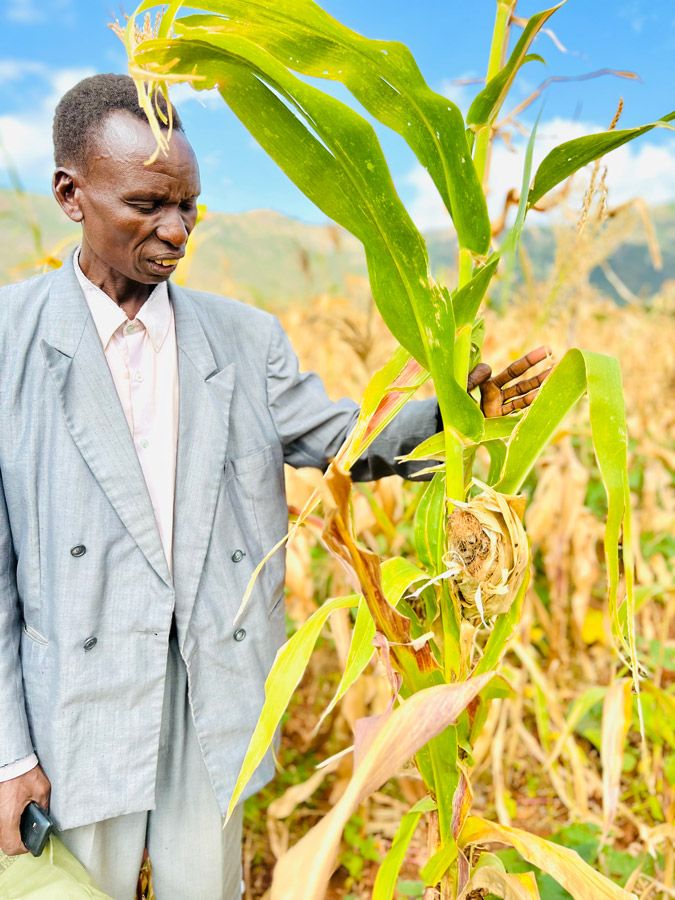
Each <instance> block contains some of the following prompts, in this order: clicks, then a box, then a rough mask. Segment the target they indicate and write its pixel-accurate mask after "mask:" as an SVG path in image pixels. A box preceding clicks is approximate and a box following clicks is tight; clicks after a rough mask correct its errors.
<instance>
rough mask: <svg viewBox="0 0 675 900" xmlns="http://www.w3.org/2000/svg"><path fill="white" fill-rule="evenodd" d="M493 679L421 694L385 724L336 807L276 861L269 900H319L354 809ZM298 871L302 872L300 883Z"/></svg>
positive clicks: (321, 897) (435, 689) (483, 678)
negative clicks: (346, 824) (343, 832)
mask: <svg viewBox="0 0 675 900" xmlns="http://www.w3.org/2000/svg"><path fill="white" fill-rule="evenodd" d="M491 677H492V676H491V675H482V676H479V677H478V678H472V679H470V680H469V681H464V682H460V683H458V684H442V685H437V686H435V687H431V688H427V689H425V690H422V691H419V692H418V693H416V694H414V695H413V696H412V697H411V698H410V699H409V700H406V701H405V702H404V703H403V704H402V705H401V706H400V707H398V709H396V710H395V711H394V712H393V713H392V715H391V716H389V717H388V718H387V719H386V720H385V721H384V722H383V724H382V727H381V729H380V730H379V731H378V733H377V734H376V735H375V737H374V739H373V741H372V743H371V744H370V747H369V749H368V751H367V753H366V754H365V755H364V757H363V759H362V761H361V763H360V764H359V765H358V766H357V767H356V769H355V771H354V774H353V776H352V778H351V780H350V782H349V784H348V786H347V789H346V791H345V792H344V794H343V795H342V797H341V798H340V800H339V801H338V802H337V804H336V805H335V806H334V807H333V808H332V809H331V811H330V812H329V813H328V814H327V815H326V816H324V818H323V819H322V820H321V821H320V822H319V823H318V825H316V826H315V827H314V828H312V830H311V831H309V832H308V833H307V834H306V835H305V836H304V837H303V838H302V839H301V840H300V841H298V843H297V844H295V846H294V847H292V848H291V849H290V850H289V851H288V853H286V854H284V856H282V857H281V859H280V860H279V862H278V863H277V866H276V869H275V871H274V880H273V883H272V893H271V898H272V900H323V898H324V896H325V892H326V888H327V886H328V882H329V880H330V877H331V874H332V872H333V869H334V868H335V861H336V857H337V852H338V848H339V846H340V837H341V835H342V830H343V828H344V826H345V823H346V822H347V820H348V819H349V817H350V816H351V815H352V813H353V812H354V810H355V809H356V808H357V807H358V806H359V805H360V804H361V803H363V801H364V800H365V799H366V797H368V796H369V795H370V794H371V793H372V792H373V791H375V790H377V789H378V788H379V787H380V786H381V785H382V784H384V782H385V781H388V780H389V779H390V778H391V777H392V776H393V775H395V774H396V773H397V772H398V771H399V769H400V768H401V766H402V765H403V764H404V763H405V762H406V761H407V760H408V759H410V757H411V756H413V755H414V754H415V753H416V752H417V751H418V750H419V749H420V748H421V747H423V746H424V745H425V744H427V743H428V742H429V741H430V740H431V739H432V738H434V737H435V736H436V735H438V734H440V732H442V731H443V730H444V729H445V728H446V727H447V726H448V725H449V724H450V723H451V722H454V721H455V720H456V718H457V716H458V715H459V714H460V713H461V712H462V710H463V709H465V708H466V707H467V706H468V704H469V703H471V701H472V700H473V699H474V698H475V697H476V696H477V695H478V693H479V692H480V691H481V689H482V688H483V687H485V686H486V685H487V683H488V682H489V681H490V678H491ZM298 872H302V878H301V879H299V878H298V877H297V874H298Z"/></svg>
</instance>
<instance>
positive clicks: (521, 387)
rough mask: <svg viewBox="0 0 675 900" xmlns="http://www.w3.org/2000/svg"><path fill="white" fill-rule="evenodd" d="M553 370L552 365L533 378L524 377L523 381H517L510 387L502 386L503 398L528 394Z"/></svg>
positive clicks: (508, 398) (507, 398)
mask: <svg viewBox="0 0 675 900" xmlns="http://www.w3.org/2000/svg"><path fill="white" fill-rule="evenodd" d="M552 371H553V366H551V368H550V369H545V370H544V371H543V372H540V373H539V374H538V375H535V376H534V377H533V378H525V379H523V381H519V382H518V383H517V384H514V385H513V386H512V387H508V388H504V391H503V392H502V394H503V397H504V399H505V400H510V399H511V397H517V396H518V395H519V394H529V392H530V391H533V390H535V388H538V387H539V386H540V385H541V384H542V383H543V381H544V379H545V378H546V376H547V375H549V373H551V372H552Z"/></svg>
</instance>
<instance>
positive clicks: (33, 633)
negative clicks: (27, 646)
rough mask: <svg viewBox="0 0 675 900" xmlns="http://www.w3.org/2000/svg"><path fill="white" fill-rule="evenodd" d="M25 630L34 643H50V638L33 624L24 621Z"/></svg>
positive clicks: (44, 645) (43, 644) (45, 644)
mask: <svg viewBox="0 0 675 900" xmlns="http://www.w3.org/2000/svg"><path fill="white" fill-rule="evenodd" d="M23 630H24V634H25V635H26V637H29V638H30V639H31V641H33V642H34V643H36V644H42V646H43V647H46V646H47V644H48V643H49V641H48V639H47V638H46V637H45V636H44V635H43V634H40V632H39V631H37V630H36V629H35V628H33V626H32V625H28V624H27V623H26V622H24V623H23Z"/></svg>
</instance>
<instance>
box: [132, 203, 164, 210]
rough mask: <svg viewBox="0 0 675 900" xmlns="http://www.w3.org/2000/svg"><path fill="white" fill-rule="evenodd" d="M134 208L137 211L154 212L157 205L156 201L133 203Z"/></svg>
mask: <svg viewBox="0 0 675 900" xmlns="http://www.w3.org/2000/svg"><path fill="white" fill-rule="evenodd" d="M133 206H134V208H135V209H137V210H138V211H139V212H144V213H151V212H156V210H157V209H158V207H159V204H158V203H153V202H148V203H134V204H133Z"/></svg>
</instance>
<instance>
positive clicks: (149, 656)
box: [0, 263, 436, 828]
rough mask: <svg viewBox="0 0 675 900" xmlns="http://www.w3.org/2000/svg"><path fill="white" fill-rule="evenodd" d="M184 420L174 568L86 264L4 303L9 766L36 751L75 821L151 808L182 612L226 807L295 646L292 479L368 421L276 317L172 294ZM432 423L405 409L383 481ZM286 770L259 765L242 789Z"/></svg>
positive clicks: (209, 762) (4, 293)
mask: <svg viewBox="0 0 675 900" xmlns="http://www.w3.org/2000/svg"><path fill="white" fill-rule="evenodd" d="M170 299H171V302H172V304H173V309H174V313H175V320H176V335H177V343H178V366H179V390H180V417H179V438H178V459H177V475H176V499H175V530H174V571H173V578H172V577H171V575H170V574H169V571H168V568H167V564H166V560H165V557H164V554H163V551H162V545H161V542H160V537H159V533H158V531H157V527H156V523H155V518H154V514H153V509H152V506H151V502H150V498H149V495H148V492H147V488H146V486H145V481H144V479H143V474H142V471H141V468H140V464H139V462H138V458H137V456H136V452H135V449H134V446H133V442H132V439H131V435H130V432H129V429H128V426H127V422H126V419H125V417H124V413H123V410H122V407H121V405H120V402H119V398H118V396H117V393H116V390H115V386H114V383H113V380H112V376H111V374H110V370H109V368H108V365H107V362H106V359H105V355H104V352H103V348H102V347H101V343H100V340H99V337H98V334H97V332H96V329H95V326H94V323H93V320H92V318H91V315H90V313H89V309H88V307H87V304H86V301H85V299H84V296H83V294H82V292H81V290H80V287H79V285H78V283H77V281H76V278H75V274H74V272H73V269H72V265H71V264H70V263H67V264H66V265H64V266H63V268H62V269H59V270H58V271H57V272H54V273H50V274H48V275H44V276H41V277H39V278H34V279H32V280H30V281H26V282H23V283H21V284H17V285H12V286H10V287H6V288H3V289H2V290H0V765H5V764H8V763H11V762H13V761H14V760H17V759H20V758H21V757H24V756H26V755H28V754H29V753H31V752H32V751H33V749H35V751H36V752H37V754H38V757H39V759H40V762H41V764H42V766H43V767H44V769H45V771H46V773H47V775H48V777H49V778H50V779H51V782H52V812H53V814H54V817H55V819H56V821H57V824H58V825H59V827H61V828H73V827H75V826H78V825H84V824H87V823H90V822H95V821H100V820H102V819H107V818H110V817H113V816H119V815H124V814H126V813H131V812H137V811H140V810H146V809H151V808H153V806H154V801H155V797H154V793H155V772H156V767H157V750H158V741H159V730H160V717H161V711H162V698H163V692H164V675H165V667H166V658H167V641H168V636H169V629H170V626H171V620H172V615H173V614H174V613H175V617H176V624H177V630H178V639H179V645H180V650H181V654H182V656H183V659H184V660H185V664H186V666H187V671H188V675H189V693H190V703H191V707H192V712H193V716H194V722H195V727H196V730H197V733H198V735H199V740H200V743H201V747H202V751H203V754H204V759H205V762H206V766H207V768H208V771H209V775H210V777H211V780H212V783H213V788H214V790H215V793H216V795H217V798H218V801H219V803H220V806H221V808H222V810H223V811H224V810H225V809H226V806H227V803H228V799H229V796H230V794H231V791H232V787H233V784H234V780H235V778H236V776H237V773H238V771H239V767H240V764H241V762H242V759H243V756H244V753H245V751H246V747H247V745H248V741H249V738H250V736H251V733H252V731H253V728H254V726H255V723H256V720H257V717H258V715H259V712H260V708H261V705H262V702H263V683H264V680H265V677H266V675H267V672H268V671H269V668H270V666H271V664H272V661H273V660H274V656H275V654H276V651H277V649H278V648H279V646H280V644H281V643H282V642H283V640H284V638H285V633H284V604H283V588H284V557H283V553H282V552H281V553H277V554H276V555H275V556H274V557H273V558H272V559H271V561H270V562H269V563H268V564H267V565H266V566H265V568H264V569H263V572H262V575H261V577H260V578H259V580H258V583H257V586H256V588H255V591H254V594H253V596H252V599H251V602H250V604H249V606H248V609H247V610H246V612H245V614H244V616H243V619H242V621H241V622H240V623H239V625H238V628H240V629H243V632H245V634H244V633H242V632H239V634H238V635H237V639H235V637H234V629H233V627H232V621H233V617H234V614H235V612H236V610H237V608H238V606H239V603H240V600H241V597H242V595H243V592H244V589H245V587H246V585H247V583H248V580H249V576H250V575H251V572H252V570H253V568H254V567H255V565H256V564H257V563H258V562H259V560H260V559H261V558H262V556H263V555H264V553H265V552H266V551H267V550H268V549H269V548H270V547H271V546H272V545H273V544H274V543H275V542H276V541H277V540H278V539H279V538H280V537H282V536H283V534H284V533H285V532H286V528H287V508H286V502H285V496H284V477H283V464H284V462H286V463H289V464H290V465H292V466H318V467H320V468H325V466H326V465H327V462H328V460H329V459H330V458H331V457H332V456H333V455H334V454H335V452H336V451H337V449H338V447H339V446H340V444H341V443H342V441H343V439H344V438H345V436H346V435H347V433H348V432H349V430H350V429H351V427H352V426H353V424H354V422H355V419H356V416H357V414H358V409H357V407H356V406H355V404H353V403H352V402H350V401H347V400H342V401H340V402H338V403H332V402H331V401H330V400H329V399H328V398H327V396H326V394H325V392H324V389H323V386H322V384H321V382H320V380H319V379H318V378H317V377H316V376H315V375H301V374H299V373H298V368H297V362H296V358H295V356H294V354H293V351H292V349H291V347H290V345H289V343H288V341H287V339H286V337H285V335H284V333H283V331H282V329H281V327H280V325H279V324H278V322H277V321H276V319H275V318H274V317H272V316H271V315H269V314H268V313H266V312H262V311H260V310H257V309H252V308H250V307H247V306H245V305H243V304H240V303H237V302H235V301H232V300H227V299H224V298H222V297H217V296H213V295H209V294H202V293H196V292H193V291H186V290H181V289H179V288H177V287H173V286H172V287H171V288H170ZM435 429H436V404H435V402H434V401H420V402H417V403H410V404H408V405H407V406H406V408H405V409H404V411H403V412H402V413H401V415H399V417H398V418H397V419H396V421H395V422H394V423H393V425H392V426H390V427H389V428H388V429H387V431H386V432H385V433H384V434H383V435H382V436H381V437H380V438H379V439H378V441H377V442H376V443H375V444H374V445H373V447H372V449H371V451H370V452H369V453H368V455H367V458H364V459H363V460H361V461H359V463H358V464H357V465H356V467H355V469H354V472H353V474H354V476H355V477H356V478H359V479H364V480H365V479H370V478H376V477H379V476H381V475H384V474H388V473H390V472H392V471H399V472H400V473H401V474H406V470H405V469H402V468H401V467H400V466H397V465H395V464H393V463H392V462H391V460H393V458H394V456H396V455H398V454H402V453H405V452H407V451H409V450H410V449H411V448H412V447H413V446H414V445H416V444H417V443H418V442H419V441H421V440H422V439H424V438H425V437H427V436H428V435H429V434H431V433H433V432H434V431H435ZM272 774H273V765H272V760H271V758H269V756H268V758H266V760H265V761H264V762H263V764H262V765H261V766H260V768H259V769H258V771H257V773H256V775H255V777H254V779H253V780H252V781H251V783H250V784H249V786H248V790H247V795H248V794H251V793H253V792H254V791H256V790H258V789H259V788H260V787H262V785H263V784H265V783H266V782H267V781H268V780H269V779H270V777H271V776H272Z"/></svg>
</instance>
